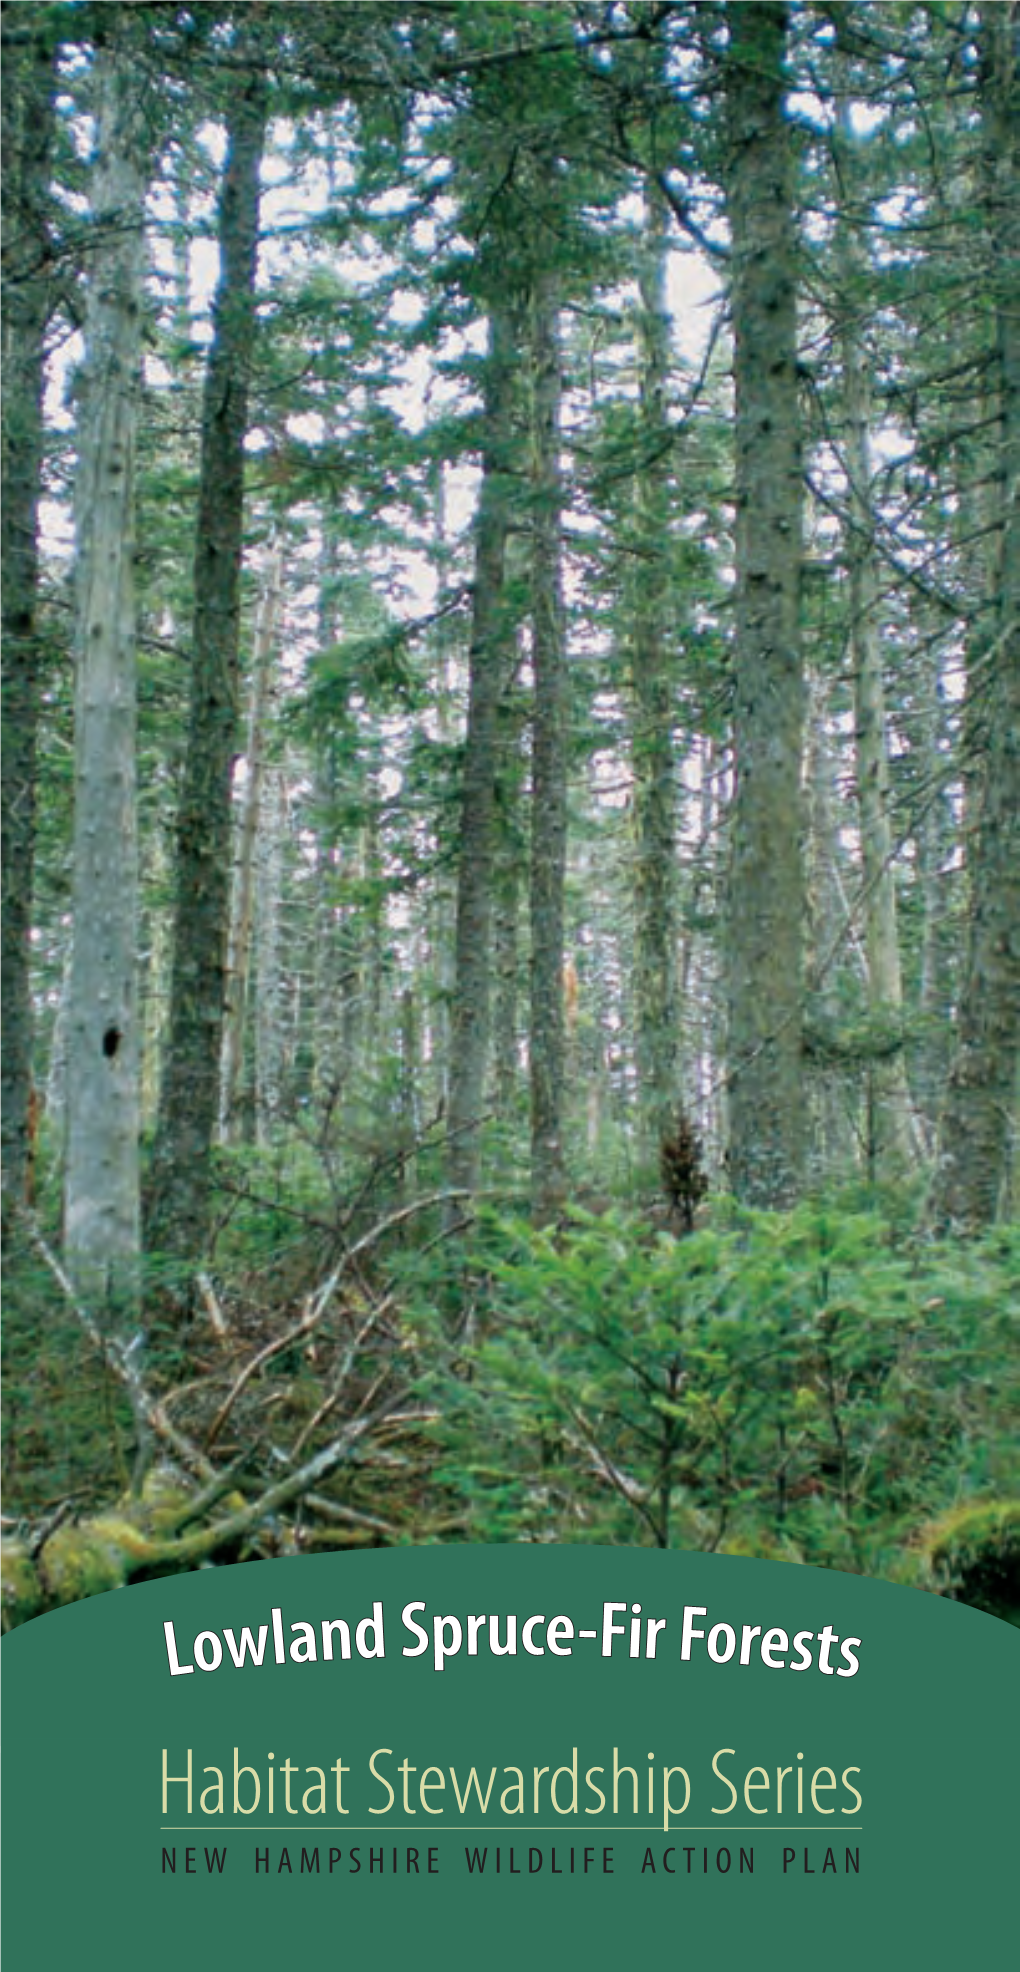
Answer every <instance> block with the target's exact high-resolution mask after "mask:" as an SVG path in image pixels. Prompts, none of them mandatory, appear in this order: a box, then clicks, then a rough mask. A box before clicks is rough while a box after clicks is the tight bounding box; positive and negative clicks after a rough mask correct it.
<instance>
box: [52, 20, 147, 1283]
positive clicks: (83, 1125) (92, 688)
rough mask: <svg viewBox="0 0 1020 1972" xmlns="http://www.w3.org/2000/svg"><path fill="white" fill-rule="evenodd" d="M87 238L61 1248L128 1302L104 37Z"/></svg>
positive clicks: (131, 1157) (120, 314) (134, 1158)
mask: <svg viewBox="0 0 1020 1972" xmlns="http://www.w3.org/2000/svg"><path fill="white" fill-rule="evenodd" d="M95 90H96V126H97V137H96V162H95V167H94V171H95V176H94V189H93V195H92V226H93V229H94V236H95V244H94V246H93V247H92V253H91V266H90V270H89V287H88V302H87V312H86V323H85V373H84V381H83V386H82V411H81V419H80V426H79V435H78V471H77V478H76V482H75V521H76V561H75V591H76V598H75V601H76V615H75V659H76V680H75V804H74V870H73V878H72V909H73V922H74V933H73V947H72V958H71V981H70V995H69V1002H68V1013H67V1039H66V1047H67V1084H66V1087H67V1112H66V1113H67V1145H66V1160H65V1167H64V1248H65V1252H66V1255H67V1260H68V1268H69V1272H70V1273H71V1275H72V1278H73V1280H74V1283H75V1286H76V1287H77V1289H78V1291H79V1292H80V1293H81V1295H82V1297H83V1298H84V1299H85V1300H87V1301H88V1302H89V1304H90V1306H91V1307H92V1308H93V1309H96V1308H99V1307H102V1306H105V1307H106V1308H108V1309H109V1310H110V1311H111V1312H115V1311H117V1310H120V1311H121V1313H122V1314H128V1313H130V1310H131V1306H132V1304H133V1302H134V1298H135V1295H136V1293H137V1288H138V1261H139V1247H140V1241H139V1160H138V1103H139V1089H138V1079H139V1035H138V1018H137V1014H138V1004H137V998H138V996H137V979H136V968H137V947H138V902H137V889H138V872H137V844H136V833H135V805H136V801H135V793H136V790H135V779H136V767H135V716H136V710H135V695H136V648H135V637H136V615H135V595H134V555H135V512H134V471H135V440H136V433H137V426H138V411H139V397H140V390H141V358H142V309H143V300H144V288H143V283H144V271H145V242H144V230H143V228H144V197H145V176H144V165H143V159H144V155H145V142H146V129H145V117H144V106H143V105H142V104H141V102H140V99H139V92H138V89H137V86H136V83H135V79H134V76H133V75H132V74H131V72H130V69H129V65H128V61H127V56H126V52H125V49H124V47H123V46H117V45H116V42H113V43H111V45H110V46H109V47H100V48H99V49H98V51H97V53H96V57H95Z"/></svg>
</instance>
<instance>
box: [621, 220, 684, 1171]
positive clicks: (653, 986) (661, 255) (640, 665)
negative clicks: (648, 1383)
mask: <svg viewBox="0 0 1020 1972" xmlns="http://www.w3.org/2000/svg"><path fill="white" fill-rule="evenodd" d="M645 197H646V200H647V212H646V218H645V232H644V240H643V251H642V258H641V266H640V272H639V281H640V292H641V310H640V314H639V317H638V351H639V388H640V410H641V419H640V445H641V454H642V456H641V463H640V466H639V469H638V474H637V482H636V487H635V509H636V512H635V519H636V523H637V542H636V546H637V549H638V562H637V572H636V575H635V581H634V596H633V608H634V630H633V638H632V645H631V677H632V683H633V687H634V724H633V738H632V746H631V757H632V764H633V771H634V820H635V825H636V830H637V856H636V869H635V879H636V881H635V891H636V895H635V907H636V938H637V954H636V956H637V966H636V978H635V997H636V1012H637V1073H638V1101H639V1108H640V1115H641V1122H642V1137H643V1139H644V1148H645V1150H646V1152H647V1151H649V1150H654V1149H655V1147H656V1146H657V1144H658V1142H659V1140H660V1138H661V1137H662V1135H663V1133H664V1132H665V1131H666V1130H668V1128H669V1127H670V1125H671V1124H672V1123H673V1122H674V1121H675V1111H676V1104H677V1096H678V1061H679V1031H678V1029H679V1006H678V999H677V897H676V891H677V785H676V763H675V759H674V748H673V716H672V713H673V708H672V691H671V679H670V667H669V661H668V656H667V649H666V618H667V591H668V580H669V577H668V549H669V474H670V468H669V443H670V431H669V423H668V420H667V417H666V388H667V382H668V377H669V315H668V311H667V303H666V213H665V208H664V204H663V200H662V197H661V194H660V193H659V192H658V190H657V188H656V187H654V186H650V187H649V188H648V189H647V190H646V193H645Z"/></svg>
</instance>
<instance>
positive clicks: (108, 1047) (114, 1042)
mask: <svg viewBox="0 0 1020 1972" xmlns="http://www.w3.org/2000/svg"><path fill="white" fill-rule="evenodd" d="M119 1047H120V1028H119V1027H108V1028H107V1030H106V1033H105V1034H104V1035H103V1053H104V1054H105V1056H106V1059H107V1061H112V1060H113V1057H114V1055H115V1054H116V1052H117V1049H118V1048H119Z"/></svg>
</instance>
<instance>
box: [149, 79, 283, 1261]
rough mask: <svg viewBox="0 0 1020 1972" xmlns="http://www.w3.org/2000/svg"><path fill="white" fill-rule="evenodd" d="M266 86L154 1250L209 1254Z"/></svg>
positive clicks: (227, 427)
mask: <svg viewBox="0 0 1020 1972" xmlns="http://www.w3.org/2000/svg"><path fill="white" fill-rule="evenodd" d="M266 111H267V93H266V81H265V77H264V75H263V74H262V73H261V72H254V71H253V72H251V73H250V74H249V75H247V76H239V77H238V81H237V86H236V91H235V94H234V95H233V97H232V99H231V105H230V110H229V113H228V117H227V158H226V165H225V168H224V175H223V184H222V189H221V194H220V208H219V245H220V278H219V285H218V287H217V291H216V300H215V304H214V308H213V339H212V343H211V346H210V350H209V360H208V365H207V368H206V376H205V388H204V393H203V401H202V458H201V480H200V487H199V503H198V527H197V534H196V544H195V621H194V649H193V655H192V682H191V710H190V719H189V730H188V749H187V755H186V758H185V764H184V777H183V785H182V788H181V798H180V807H179V810H178V817H177V871H176V885H177V894H176V905H175V914H174V961H173V983H172V987H171V998H170V1021H169V1037H168V1048H167V1061H166V1067H165V1070H164V1076H163V1088H162V1095H161V1100H160V1115H159V1123H158V1127H157V1133H156V1143H155V1147H154V1151H153V1167H152V1182H151V1192H150V1197H149V1201H148V1211H147V1225H146V1232H147V1240H148V1244H149V1245H150V1246H151V1247H153V1248H161V1249H163V1250H165V1251H172V1252H179V1253H188V1254H193V1255H195V1256H196V1257H197V1256H198V1255H199V1254H200V1253H201V1249H202V1246H203V1243H204V1240H205V1235H206V1230H207V1226H208V1217H209V1189H210V1153H211V1149H212V1141H213V1132H214V1130H215V1127H216V1121H217V1115H218V1109H219V1078H220V1047H221V1039H222V1032H223V1012H224V1004H225V972H226V957H227V936H228V928H229V918H230V871H231V855H230V835H231V824H232V800H231V779H232V773H233V765H234V756H235V754H236V751H237V739H238V631H239V613H240V583H241V548H242V521H243V513H244V440H245V434H246V431H247V428H248V384H249V371H250V366H251V357H252V349H253V344H254V337H255V270H256V261H257V254H258V221H259V167H260V164H261V159H262V148H263V143H264V140H265V126H266Z"/></svg>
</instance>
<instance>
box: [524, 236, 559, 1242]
mask: <svg viewBox="0 0 1020 1972" xmlns="http://www.w3.org/2000/svg"><path fill="white" fill-rule="evenodd" d="M529 328H530V338H529V340H530V351H529V354H530V361H531V462H530V479H531V625H532V639H531V662H532V670H533V672H534V691H535V698H534V716H533V723H532V747H531V1025H530V1041H529V1046H530V1062H531V1199H532V1209H533V1211H534V1213H535V1216H536V1218H537V1219H538V1220H539V1221H541V1220H543V1219H547V1218H549V1217H551V1216H552V1215H553V1214H554V1213H555V1211H556V1209H557V1207H558V1205H559V1203H560V1201H561V1199H562V1196H563V1186H564V1166H563V1082H564V1073H563V1070H564V1019H563V956H564V942H563V891H564V879H565V874H566V859H567V706H566V684H567V681H566V671H565V664H564V626H563V604H562V598H561V593H560V548H561V543H560V508H561V503H562V490H561V486H560V468H559V421H560V394H561V382H560V349H559V335H558V324H557V310H556V285H555V279H554V277H553V275H552V274H551V273H549V272H547V271H546V270H544V269H540V270H539V271H538V272H537V273H536V274H535V276H534V283H533V288H532V294H531V308H530V322H529Z"/></svg>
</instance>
